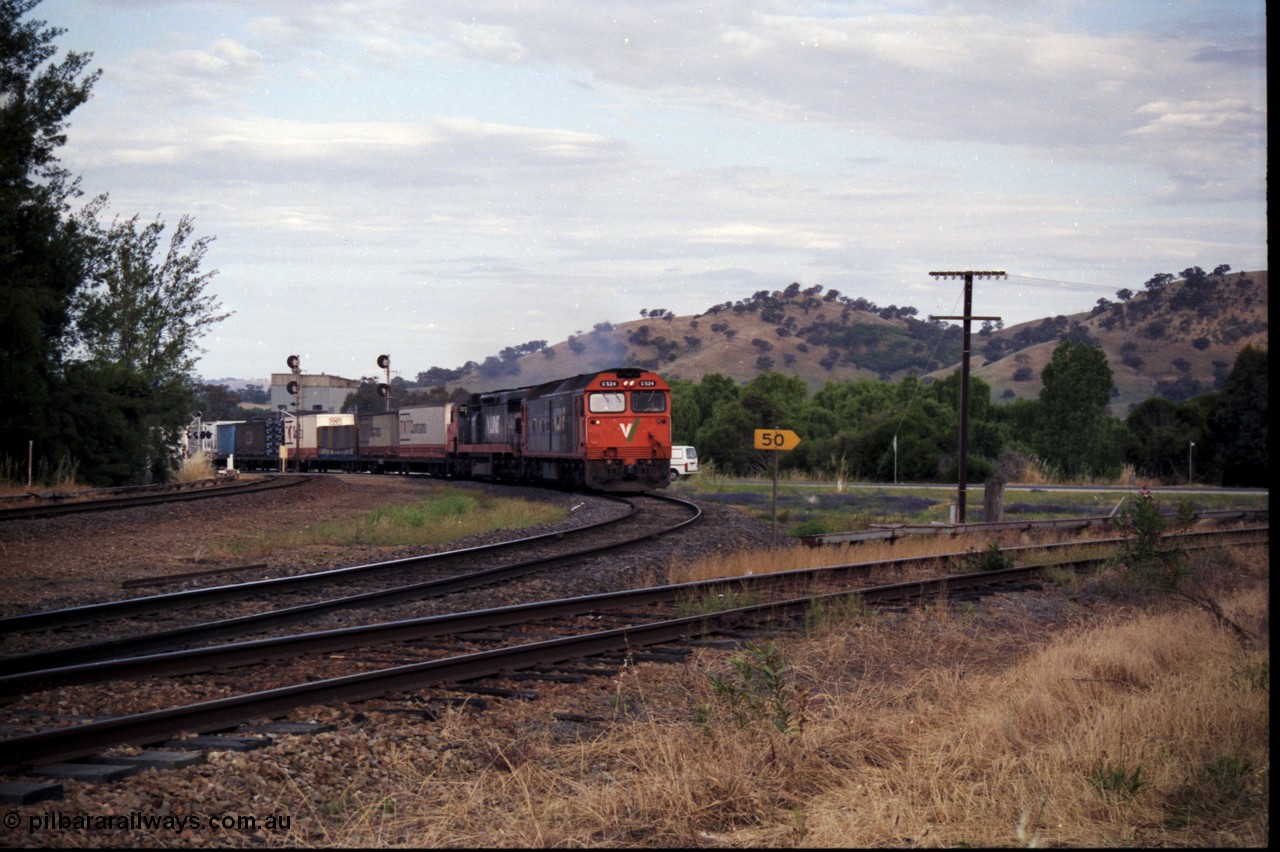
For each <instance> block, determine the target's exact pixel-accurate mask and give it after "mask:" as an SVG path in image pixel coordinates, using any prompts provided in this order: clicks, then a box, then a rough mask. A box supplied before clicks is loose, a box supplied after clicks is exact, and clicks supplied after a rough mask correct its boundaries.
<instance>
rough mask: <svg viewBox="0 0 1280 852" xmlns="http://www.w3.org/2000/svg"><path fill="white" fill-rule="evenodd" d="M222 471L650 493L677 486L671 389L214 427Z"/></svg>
mask: <svg viewBox="0 0 1280 852" xmlns="http://www.w3.org/2000/svg"><path fill="white" fill-rule="evenodd" d="M216 429H217V434H216V445H217V450H216V453H215V460H216V463H218V464H219V465H222V466H234V467H235V468H236V469H238V470H281V469H285V470H295V469H296V470H301V471H368V472H372V473H391V472H395V473H427V474H432V475H436V476H446V477H458V478H467V479H497V480H504V481H510V482H530V483H547V484H552V483H554V484H558V485H564V486H569V487H581V488H589V489H595V490H600V491H646V490H653V489H657V488H662V487H664V486H665V485H666V484H667V483H668V481H669V477H670V460H671V388H670V386H669V385H668V384H667V382H666V381H665V380H664V379H663V378H662V377H661V376H659V375H658V374H657V373H653V372H650V371H648V370H642V369H637V368H630V367H620V368H614V369H609V370H602V371H599V372H594V373H584V374H582V375H579V376H573V377H572V378H567V379H558V380H556V381H551V382H546V383H544V384H540V385H532V386H529V387H522V388H512V389H508V390H496V391H489V392H487V393H474V394H471V395H470V396H469V397H468V398H467V400H466V401H465V402H461V403H454V402H450V403H442V404H437V405H415V406H406V407H403V408H400V409H399V410H397V411H388V412H379V413H369V414H323V413H307V412H304V413H302V414H301V415H300V416H297V417H294V416H292V415H287V414H286V415H282V416H280V417H278V418H271V419H264V420H248V421H243V422H236V423H219V424H217V425H216Z"/></svg>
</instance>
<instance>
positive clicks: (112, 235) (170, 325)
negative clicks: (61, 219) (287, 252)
mask: <svg viewBox="0 0 1280 852" xmlns="http://www.w3.org/2000/svg"><path fill="white" fill-rule="evenodd" d="M164 228H165V225H164V223H163V222H161V221H160V220H158V219H157V220H156V221H154V222H151V223H149V224H147V225H146V226H145V227H143V228H142V229H141V230H139V228H138V217H137V216H134V217H133V218H131V219H127V220H124V221H119V220H117V221H116V222H115V223H113V224H112V226H111V228H110V229H108V230H107V231H106V232H105V233H104V234H100V235H99V238H98V250H97V251H96V252H95V255H94V259H93V263H92V264H91V266H90V271H89V276H88V280H87V282H86V286H85V287H84V288H82V290H81V291H80V292H79V293H78V294H77V296H76V300H75V306H76V334H77V339H76V342H77V344H78V348H79V349H80V350H82V352H83V353H84V355H85V357H86V359H87V360H89V361H90V362H93V363H99V364H101V363H110V364H115V365H117V366H120V367H122V368H123V369H125V370H130V371H134V372H137V373H139V374H140V375H142V376H143V377H144V378H145V379H147V380H148V381H152V382H162V381H166V380H170V379H173V378H178V377H185V376H187V375H189V374H190V372H191V370H192V368H193V367H194V366H195V362H196V359H197V357H198V354H199V352H200V351H201V350H200V349H199V348H198V347H197V344H196V342H197V341H198V340H199V339H200V338H201V337H203V336H204V335H205V334H206V333H207V332H208V330H209V326H211V325H213V324H214V323H218V322H221V321H222V320H224V319H226V318H227V317H228V316H230V314H227V313H220V310H221V307H222V306H221V305H220V304H219V303H218V300H217V298H216V297H215V296H213V295H210V294H206V293H205V287H206V286H207V285H208V283H209V281H210V280H211V279H212V278H213V277H214V276H215V275H217V274H218V273H217V270H211V271H207V272H205V271H201V269H200V264H201V262H202V261H203V259H204V255H205V252H206V251H207V250H208V247H209V243H210V242H211V241H212V237H202V238H200V239H198V240H196V241H195V242H193V243H191V245H190V248H189V249H188V248H187V241H188V240H189V239H190V237H191V233H192V230H193V229H194V223H193V221H192V219H191V217H190V216H183V217H182V219H181V220H179V222H178V226H177V228H175V229H174V232H173V234H172V236H171V237H170V239H169V247H168V249H167V250H166V251H165V253H164V254H163V259H159V258H160V257H161V255H160V254H159V248H160V238H161V234H162V233H163V232H164ZM184 249H185V251H184Z"/></svg>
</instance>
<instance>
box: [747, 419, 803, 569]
mask: <svg viewBox="0 0 1280 852" xmlns="http://www.w3.org/2000/svg"><path fill="white" fill-rule="evenodd" d="M799 443H800V436H799V435H797V434H796V433H795V432H792V431H791V430H790V429H757V430H756V431H755V443H754V444H753V446H754V447H755V448H756V449H757V450H769V451H770V452H772V453H773V510H772V525H771V526H770V528H769V546H770V547H776V546H777V544H778V453H780V452H782V451H783V450H794V449H795V448H796V447H797V446H798V445H799Z"/></svg>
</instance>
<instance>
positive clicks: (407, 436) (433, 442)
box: [399, 404, 453, 458]
mask: <svg viewBox="0 0 1280 852" xmlns="http://www.w3.org/2000/svg"><path fill="white" fill-rule="evenodd" d="M452 413H453V405H452V404H446V405H415V406H411V407H409V408H402V409H400V412H399V418H400V457H401V458H421V457H423V456H432V457H435V456H443V455H444V451H445V442H446V441H447V439H448V436H449V420H450V418H451V416H452Z"/></svg>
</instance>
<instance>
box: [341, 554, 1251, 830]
mask: <svg viewBox="0 0 1280 852" xmlns="http://www.w3.org/2000/svg"><path fill="white" fill-rule="evenodd" d="M1193 566H1196V567H1195V570H1197V571H1199V572H1200V573H1201V574H1204V572H1206V571H1209V572H1211V573H1212V577H1210V578H1208V579H1209V581H1210V582H1211V584H1212V585H1210V586H1205V585H1201V586H1200V587H1199V589H1198V591H1197V594H1199V595H1212V596H1213V598H1214V600H1216V601H1217V602H1218V603H1219V604H1220V605H1221V608H1222V612H1223V613H1224V615H1225V616H1226V617H1227V618H1229V619H1230V620H1231V621H1232V623H1234V624H1236V625H1238V626H1241V627H1243V628H1244V629H1245V630H1246V631H1247V634H1246V635H1245V636H1244V637H1243V638H1242V637H1241V636H1240V635H1239V634H1237V633H1236V632H1234V631H1232V630H1228V629H1226V628H1225V627H1223V626H1222V622H1221V621H1219V620H1217V619H1215V618H1214V616H1213V615H1212V614H1210V613H1209V612H1207V611H1206V610H1204V609H1201V608H1196V607H1191V606H1187V605H1185V604H1184V603H1182V602H1181V601H1180V600H1177V599H1171V598H1159V599H1156V600H1154V601H1148V602H1147V603H1146V604H1144V606H1143V608H1142V609H1141V610H1135V609H1133V608H1132V607H1131V606H1129V605H1127V604H1126V605H1124V606H1113V605H1106V604H1105V600H1106V599H1105V598H1102V599H1100V600H1101V602H1100V600H1092V601H1083V602H1076V603H1068V602H1065V601H1062V600H1057V602H1056V603H1052V602H1050V603H1047V604H1046V603H1045V600H1044V599H1041V602H1040V603H1038V604H1034V605H1035V606H1045V605H1048V606H1051V607H1053V606H1056V607H1058V611H1057V614H1056V615H1055V616H1052V617H1051V618H1050V619H1048V620H1049V621H1051V622H1052V623H1053V624H1054V626H1055V630H1049V629H1048V625H1047V624H1046V619H1045V618H1043V613H1041V614H1040V616H1036V615H1035V613H1033V612H1032V611H1031V610H1030V607H1032V606H1033V604H1031V603H1023V604H1014V605H1013V607H1006V608H1004V609H1003V610H1000V613H996V612H993V611H992V610H993V609H994V607H993V605H991V604H983V605H980V607H979V608H978V609H977V610H976V611H969V612H966V611H965V610H964V609H963V608H957V607H947V606H945V605H944V604H942V603H939V604H937V605H934V606H931V607H927V608H923V609H920V610H915V611H913V612H909V613H906V614H900V615H872V616H867V615H865V614H864V615H863V616H860V617H858V618H856V619H853V620H851V621H845V622H841V623H835V624H827V625H826V626H824V627H822V628H821V629H818V630H816V631H813V632H811V633H809V634H806V635H802V636H801V635H794V636H791V637H788V638H786V639H785V640H779V647H778V656H777V658H776V659H774V660H773V662H774V663H777V664H778V668H777V670H776V671H774V675H776V677H774V678H773V679H772V680H771V681H770V683H772V684H773V687H774V688H773V691H772V693H770V694H769V695H763V698H764V699H767V700H762V701H760V702H758V703H757V704H755V705H752V704H743V703H739V704H733V703H732V702H730V701H728V700H726V699H727V697H728V696H733V695H737V696H738V697H743V696H744V695H746V694H748V693H751V692H752V688H751V687H750V684H752V683H755V684H757V685H758V684H759V683H760V682H761V681H758V680H756V681H748V680H746V679H743V678H746V677H747V676H748V675H750V676H752V677H755V676H759V675H761V673H762V670H763V669H764V668H765V664H764V663H763V662H762V660H763V659H764V657H763V656H754V657H753V656H750V655H748V654H746V653H742V654H739V655H738V656H737V657H736V658H734V659H731V660H726V658H725V656H724V655H723V654H715V653H713V652H700V653H701V654H702V655H701V656H700V657H699V658H698V659H697V660H696V661H695V662H694V663H692V664H690V665H687V666H684V667H681V668H680V669H676V670H675V671H674V672H673V670H672V667H670V666H663V667H653V666H648V665H641V666H637V667H628V668H627V669H626V670H624V672H623V673H622V674H620V675H619V676H617V677H616V678H615V679H614V681H613V683H612V685H611V690H610V692H609V694H608V695H607V697H604V696H602V698H601V707H600V708H599V709H598V712H600V713H601V714H602V715H610V716H611V717H612V718H613V722H612V723H610V724H608V725H606V726H605V727H604V728H603V730H602V731H601V732H600V733H599V734H598V735H595V736H592V737H587V738H579V737H577V736H569V735H565V734H564V732H563V731H561V730H560V729H558V728H556V727H555V726H554V725H553V724H551V723H550V721H549V719H548V716H549V708H545V707H538V706H537V704H538V702H534V703H533V704H532V705H525V706H524V707H523V708H522V709H519V710H517V714H518V718H517V719H516V720H515V721H513V722H509V723H505V726H504V727H500V728H498V729H496V730H495V729H493V728H483V729H480V728H473V727H472V726H473V725H479V724H481V723H479V722H473V721H468V720H465V719H463V718H462V717H461V716H457V715H454V714H450V715H447V716H446V717H445V718H444V719H443V720H442V723H441V724H442V728H441V729H440V730H439V732H438V734H439V737H440V739H441V740H442V741H449V742H453V743H455V744H456V745H457V746H458V747H457V748H456V749H452V750H449V751H446V752H444V754H445V755H453V757H452V758H451V759H449V760H446V759H444V758H442V757H441V755H440V753H438V752H425V751H422V750H420V749H413V748H408V747H406V748H404V749H402V750H400V751H399V752H398V754H397V759H396V760H394V761H391V762H390V764H389V773H388V778H387V786H386V795H385V797H382V798H380V799H379V800H378V801H377V802H368V803H366V804H364V805H361V806H359V807H355V808H353V809H352V810H351V811H350V812H346V813H344V814H342V815H341V816H340V817H338V818H331V819H327V820H325V821H324V822H325V824H326V826H328V828H327V829H326V835H325V837H324V840H323V842H326V843H335V844H341V845H360V846H367V845H417V846H436V845H465V846H470V845H478V846H517V847H525V846H578V845H587V846H618V845H625V846H635V845H646V846H670V845H685V846H827V847H831V846H835V847H848V846H879V845H892V846H900V845H923V846H959V845H978V846H1004V845H1025V846H1037V845H1071V846H1103V845H1141V846H1191V845H1197V846H1198V845H1209V846H1221V845H1242V846H1265V845H1267V842H1268V832H1269V820H1268V816H1267V797H1268V793H1269V766H1270V753H1269V707H1268V696H1269V688H1270V680H1269V671H1270V655H1269V644H1268V636H1267V625H1268V617H1269V616H1268V613H1269V608H1268V607H1269V604H1268V597H1267V593H1268V590H1267V582H1266V571H1267V559H1266V554H1265V552H1264V553H1260V554H1255V555H1253V556H1250V557H1237V556H1234V555H1228V556H1221V555H1219V556H1217V557H1214V558H1213V559H1212V560H1211V562H1210V563H1208V564H1206V563H1200V562H1193ZM1228 580H1229V581H1230V582H1227V581H1228ZM1017 606H1025V607H1028V609H1026V610H1024V611H1021V612H1019V611H1017V610H1016V607H1017ZM735 661H736V662H735ZM710 674H715V675H717V676H718V677H719V678H720V683H721V684H722V685H724V684H727V687H726V688H725V689H720V690H717V689H715V688H713V681H711V680H710V679H709V678H708V675H710ZM735 678H736V679H735ZM755 694H757V696H758V697H760V696H762V694H761V693H758V692H757V693H755ZM774 699H776V701H775V700H774ZM744 708H745V709H744ZM781 712H785V714H786V716H787V720H788V721H787V724H786V725H785V726H782V725H779V724H778V722H779V715H780V713H781ZM384 765H388V764H384Z"/></svg>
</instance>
